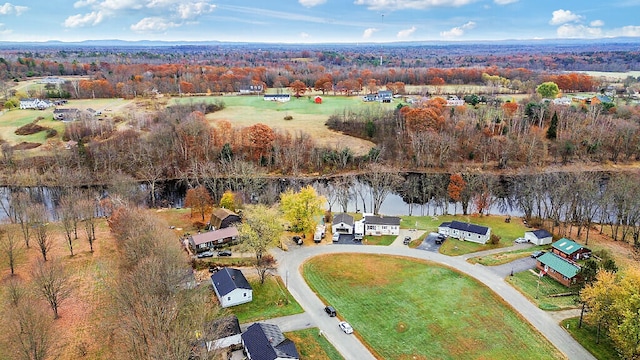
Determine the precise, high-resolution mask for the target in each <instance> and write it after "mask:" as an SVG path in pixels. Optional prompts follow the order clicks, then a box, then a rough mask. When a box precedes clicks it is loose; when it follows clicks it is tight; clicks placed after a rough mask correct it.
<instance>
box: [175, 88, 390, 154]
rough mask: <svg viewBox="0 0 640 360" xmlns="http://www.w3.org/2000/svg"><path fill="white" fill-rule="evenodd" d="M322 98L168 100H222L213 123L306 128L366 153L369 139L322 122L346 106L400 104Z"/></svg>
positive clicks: (327, 141) (318, 137) (325, 141)
mask: <svg viewBox="0 0 640 360" xmlns="http://www.w3.org/2000/svg"><path fill="white" fill-rule="evenodd" d="M322 98H323V101H322V104H316V103H314V102H313V97H310V96H302V97H300V98H299V99H296V98H295V97H292V98H291V101H289V102H286V103H278V102H274V101H264V100H263V98H262V96H215V97H211V96H208V97H191V98H180V99H172V100H171V102H178V103H184V102H189V101H193V102H196V101H207V102H214V101H223V102H224V103H225V109H224V110H222V111H218V112H215V113H213V114H208V115H207V119H208V120H209V121H211V122H212V123H215V122H216V121H219V120H228V121H229V122H230V123H231V124H232V125H234V126H238V127H245V126H251V125H254V124H257V123H263V124H266V125H269V126H270V127H271V128H272V129H274V130H281V131H284V130H287V131H289V132H291V133H297V132H306V133H308V134H309V135H311V137H312V138H313V139H314V140H315V141H316V142H318V143H319V144H321V145H324V146H328V147H332V148H337V149H342V148H344V147H345V146H349V147H350V148H351V149H352V150H353V151H354V152H355V154H356V155H363V154H366V153H367V152H369V150H370V149H371V148H372V147H374V146H375V145H374V144H373V143H372V142H370V141H366V140H363V139H357V138H354V137H351V136H347V135H343V134H341V133H338V132H335V131H332V130H329V129H328V128H327V126H326V125H325V122H326V121H327V120H328V119H329V116H331V115H333V114H336V113H341V112H343V111H349V110H352V111H363V110H366V109H371V110H376V111H377V110H379V109H393V108H395V107H396V106H397V105H398V104H400V102H399V101H397V100H394V102H393V103H391V104H381V103H378V102H368V103H367V102H364V101H362V98H361V97H360V96H349V97H347V96H323V97H322ZM171 102H170V104H171ZM285 116H292V117H293V119H292V120H284V117H285Z"/></svg>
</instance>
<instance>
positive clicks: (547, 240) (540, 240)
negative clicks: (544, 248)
mask: <svg viewBox="0 0 640 360" xmlns="http://www.w3.org/2000/svg"><path fill="white" fill-rule="evenodd" d="M524 238H525V240H527V241H528V242H530V243H532V244H535V245H547V244H551V243H552V242H553V235H551V234H550V233H549V232H548V231H547V230H534V231H525V233H524Z"/></svg>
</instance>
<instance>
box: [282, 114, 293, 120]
mask: <svg viewBox="0 0 640 360" xmlns="http://www.w3.org/2000/svg"><path fill="white" fill-rule="evenodd" d="M284 119H285V120H293V116H291V115H287V116H285V117H284Z"/></svg>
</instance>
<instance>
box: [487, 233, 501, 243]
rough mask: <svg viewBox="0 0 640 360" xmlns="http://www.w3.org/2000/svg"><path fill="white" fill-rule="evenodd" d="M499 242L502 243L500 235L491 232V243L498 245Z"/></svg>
mask: <svg viewBox="0 0 640 360" xmlns="http://www.w3.org/2000/svg"><path fill="white" fill-rule="evenodd" d="M498 243H500V236H498V235H496V234H491V237H490V238H489V244H491V245H498Z"/></svg>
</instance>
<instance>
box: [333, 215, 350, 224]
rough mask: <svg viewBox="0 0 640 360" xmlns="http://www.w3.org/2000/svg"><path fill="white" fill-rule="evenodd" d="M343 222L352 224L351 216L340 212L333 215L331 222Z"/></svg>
mask: <svg viewBox="0 0 640 360" xmlns="http://www.w3.org/2000/svg"><path fill="white" fill-rule="evenodd" d="M339 223H345V224H348V225H353V216H351V215H349V214H347V213H340V214H338V215H336V216H334V217H333V224H339Z"/></svg>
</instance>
